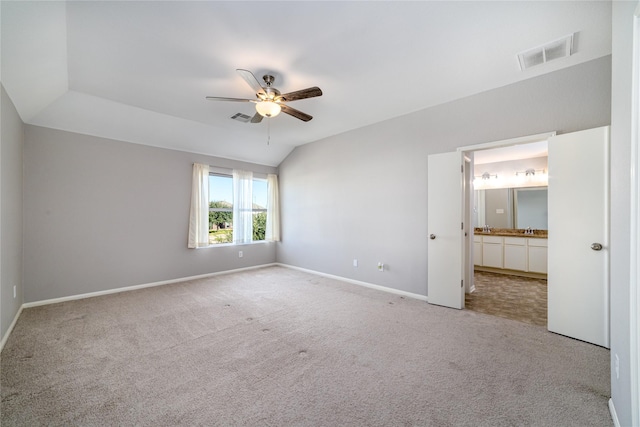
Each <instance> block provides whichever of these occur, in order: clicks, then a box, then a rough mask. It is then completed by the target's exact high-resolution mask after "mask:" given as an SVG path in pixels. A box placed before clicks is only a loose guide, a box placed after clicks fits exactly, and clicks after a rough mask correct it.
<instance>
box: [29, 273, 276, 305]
mask: <svg viewBox="0 0 640 427" xmlns="http://www.w3.org/2000/svg"><path fill="white" fill-rule="evenodd" d="M273 265H277V264H276V263H270V264H261V265H254V266H251V267H243V268H236V269H233V270H225V271H217V272H215V273H207V274H200V275H197V276H189V277H181V278H178V279H171V280H163V281H160V282H152V283H145V284H142V285H134V286H126V287H123V288H115V289H107V290H105V291H98V292H89V293H86V294H79V295H71V296H68V297H61V298H52V299H47V300H41V301H34V302H28V303H25V304H22V307H21V310H22V308H31V307H39V306H41V305H49V304H57V303H60V302H66V301H74V300H78V299H84V298H93V297H99V296H102V295H109V294H117V293H120V292H128V291H135V290H138V289H144V288H152V287H154V286H164V285H170V284H172V283H180V282H186V281H189V280H197V279H206V278H208V277H213V276H221V275H223V274H231V273H238V272H240V271H246V270H255V269H257V268H263V267H269V266H273Z"/></svg>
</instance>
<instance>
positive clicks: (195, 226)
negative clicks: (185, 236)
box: [187, 163, 209, 249]
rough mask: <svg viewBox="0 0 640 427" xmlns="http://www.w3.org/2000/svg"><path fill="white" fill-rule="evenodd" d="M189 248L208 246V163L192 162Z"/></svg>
mask: <svg viewBox="0 0 640 427" xmlns="http://www.w3.org/2000/svg"><path fill="white" fill-rule="evenodd" d="M187 246H188V247H189V248H191V249H194V248H202V247H205V246H209V165H202V164H199V163H194V164H193V178H192V181H191V214H190V217H189V243H188V245H187Z"/></svg>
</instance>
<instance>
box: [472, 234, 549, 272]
mask: <svg viewBox="0 0 640 427" xmlns="http://www.w3.org/2000/svg"><path fill="white" fill-rule="evenodd" d="M526 233H527V230H523V229H491V231H489V232H485V231H483V229H482V228H476V229H475V232H474V235H473V263H474V266H475V269H476V270H480V271H490V272H494V273H504V274H513V275H521V276H527V277H536V278H545V279H546V277H547V231H546V230H533V234H526Z"/></svg>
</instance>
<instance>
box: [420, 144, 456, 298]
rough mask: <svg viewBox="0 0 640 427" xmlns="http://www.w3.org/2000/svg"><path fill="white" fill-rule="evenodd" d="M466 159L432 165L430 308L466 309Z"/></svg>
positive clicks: (433, 160) (450, 157)
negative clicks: (464, 240)
mask: <svg viewBox="0 0 640 427" xmlns="http://www.w3.org/2000/svg"><path fill="white" fill-rule="evenodd" d="M463 164H464V162H463V157H462V153H461V152H453V153H443V154H432V155H430V156H429V162H428V167H429V171H428V179H429V183H428V194H427V203H428V204H429V206H428V220H427V229H428V232H429V244H428V267H427V268H428V273H427V277H428V297H427V301H428V302H429V303H430V304H436V305H442V306H445V307H451V308H457V309H461V308H464V287H463V283H462V272H463V265H464V263H463V261H464V260H463V251H462V250H463V238H462V235H463V230H462V206H463V205H462V202H463V200H462V198H463V177H464V173H463Z"/></svg>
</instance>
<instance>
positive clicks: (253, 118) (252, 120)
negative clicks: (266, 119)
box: [251, 113, 262, 123]
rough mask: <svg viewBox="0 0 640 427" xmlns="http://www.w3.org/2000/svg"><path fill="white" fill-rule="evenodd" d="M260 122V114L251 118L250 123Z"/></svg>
mask: <svg viewBox="0 0 640 427" xmlns="http://www.w3.org/2000/svg"><path fill="white" fill-rule="evenodd" d="M261 121H262V116H261V115H260V113H256V114H254V116H253V117H251V123H260V122H261Z"/></svg>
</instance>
